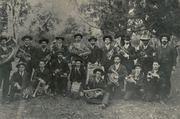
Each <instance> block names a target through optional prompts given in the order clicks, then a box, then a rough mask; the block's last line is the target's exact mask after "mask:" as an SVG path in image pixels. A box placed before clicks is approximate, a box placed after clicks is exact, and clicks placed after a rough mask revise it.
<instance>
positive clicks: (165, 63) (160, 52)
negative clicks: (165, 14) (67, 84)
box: [157, 34, 177, 99]
mask: <svg viewBox="0 0 180 119" xmlns="http://www.w3.org/2000/svg"><path fill="white" fill-rule="evenodd" d="M160 41H161V46H160V47H158V49H157V57H158V61H159V64H160V66H161V67H160V71H162V72H163V73H164V75H165V80H164V83H162V85H161V88H163V89H164V90H163V91H164V95H163V98H164V99H166V98H167V97H168V96H169V94H170V91H171V80H170V79H171V74H172V71H174V70H175V66H176V57H177V50H176V48H175V47H173V46H170V45H169V41H170V36H169V35H167V34H163V35H161V37H160Z"/></svg>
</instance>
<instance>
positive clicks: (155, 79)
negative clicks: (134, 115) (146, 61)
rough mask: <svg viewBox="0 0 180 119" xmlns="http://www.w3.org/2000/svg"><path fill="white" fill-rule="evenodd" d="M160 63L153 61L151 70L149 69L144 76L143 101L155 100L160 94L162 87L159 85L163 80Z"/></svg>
mask: <svg viewBox="0 0 180 119" xmlns="http://www.w3.org/2000/svg"><path fill="white" fill-rule="evenodd" d="M159 68H160V65H159V63H158V61H154V62H153V66H152V70H150V71H149V72H148V73H147V76H146V78H145V84H144V89H145V95H144V99H145V101H155V100H157V99H158V97H159V96H160V97H161V96H162V94H163V93H162V90H164V89H162V88H161V85H162V84H163V81H164V78H165V77H164V73H163V72H162V71H160V69H159Z"/></svg>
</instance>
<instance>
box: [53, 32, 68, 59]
mask: <svg viewBox="0 0 180 119" xmlns="http://www.w3.org/2000/svg"><path fill="white" fill-rule="evenodd" d="M64 41H65V38H64V37H62V36H60V35H58V36H56V37H55V40H54V41H53V44H52V45H51V59H52V60H53V59H56V58H57V52H59V51H60V52H62V53H63V56H64V59H65V60H67V61H68V62H69V58H70V53H69V51H68V47H67V46H66V45H65V44H64Z"/></svg>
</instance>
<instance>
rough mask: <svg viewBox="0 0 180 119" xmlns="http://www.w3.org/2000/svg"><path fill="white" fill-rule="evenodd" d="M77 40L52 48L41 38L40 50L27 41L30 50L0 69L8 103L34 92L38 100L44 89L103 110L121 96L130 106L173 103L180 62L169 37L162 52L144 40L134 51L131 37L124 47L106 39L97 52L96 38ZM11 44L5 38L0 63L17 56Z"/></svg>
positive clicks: (1, 42) (59, 42)
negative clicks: (10, 55)
mask: <svg viewBox="0 0 180 119" xmlns="http://www.w3.org/2000/svg"><path fill="white" fill-rule="evenodd" d="M73 39H74V41H72V43H71V44H70V45H69V46H66V45H65V44H64V40H65V38H64V37H61V36H56V37H55V38H54V40H53V41H52V43H50V40H49V39H47V38H41V39H40V40H39V47H38V48H36V47H35V46H33V45H32V41H33V38H32V37H31V36H29V35H26V36H24V37H22V41H23V43H24V44H23V45H22V46H20V47H19V48H18V50H17V52H16V54H15V55H14V57H13V58H11V59H10V60H8V61H6V62H5V63H2V64H0V78H1V82H3V86H2V87H3V91H2V99H3V101H6V100H8V101H13V100H14V97H15V94H16V93H22V95H23V97H25V98H29V97H30V95H29V94H30V93H28V92H31V91H32V94H31V96H32V97H36V96H37V95H38V90H40V89H43V91H42V93H44V94H48V93H51V94H53V95H57V94H62V95H63V96H67V95H71V97H73V94H72V93H74V92H76V94H77V95H78V96H80V97H84V98H85V100H86V101H87V102H89V103H98V104H101V107H102V108H105V107H107V106H108V104H109V101H110V99H112V98H113V96H117V95H120V97H123V98H124V99H125V100H129V99H142V100H145V101H157V100H161V101H164V102H165V101H166V100H167V99H168V96H169V94H170V90H171V81H170V78H171V73H172V71H173V70H174V69H175V66H176V58H177V50H176V48H175V47H173V46H172V45H169V41H170V36H169V35H167V34H162V35H161V37H160V42H161V45H160V46H159V47H158V48H156V49H155V48H153V47H152V46H151V45H149V41H150V40H151V38H150V37H148V36H146V37H141V38H140V40H141V42H142V44H139V45H138V46H136V47H134V46H132V45H131V44H132V43H131V37H130V36H122V37H121V41H122V42H121V44H118V43H117V42H115V40H114V39H113V37H112V36H110V35H107V36H104V37H103V42H104V46H103V47H98V46H97V41H98V39H97V38H96V37H90V38H89V39H88V42H89V43H88V44H86V43H85V42H84V38H83V35H82V34H80V33H78V34H75V35H74V37H73ZM7 41H8V38H7V37H4V36H2V37H1V38H0V60H2V59H6V58H7V57H8V56H7V54H8V53H9V52H10V51H12V49H11V47H8V46H7V43H6V42H7ZM92 64H94V65H96V66H98V68H94V70H93V75H92V76H88V75H87V74H89V70H88V66H89V65H92ZM99 66H101V67H102V68H99ZM87 77H88V80H87ZM1 85H2V84H1ZM9 87H10V88H9ZM30 87H31V88H30ZM75 89H76V90H75ZM30 90H31V91H30Z"/></svg>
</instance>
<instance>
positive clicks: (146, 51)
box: [139, 36, 155, 74]
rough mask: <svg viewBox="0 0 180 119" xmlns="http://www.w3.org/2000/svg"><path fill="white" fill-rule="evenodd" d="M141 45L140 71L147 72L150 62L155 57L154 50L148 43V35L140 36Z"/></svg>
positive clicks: (150, 65) (150, 67)
mask: <svg viewBox="0 0 180 119" xmlns="http://www.w3.org/2000/svg"><path fill="white" fill-rule="evenodd" d="M140 40H141V41H142V47H141V50H140V56H139V63H140V64H141V66H142V71H143V72H144V73H145V74H147V72H148V71H150V70H151V69H152V63H153V60H154V58H155V50H154V48H153V47H152V46H150V45H149V41H150V37H149V36H142V37H141V39H140Z"/></svg>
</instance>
